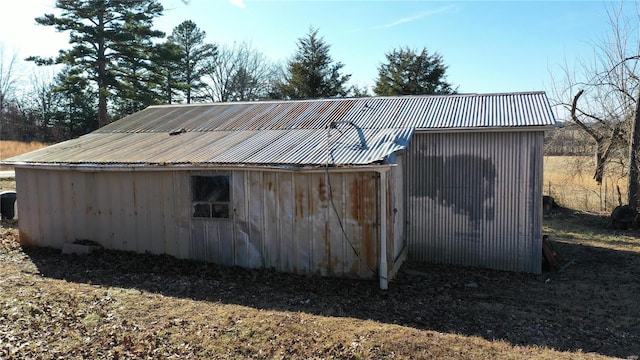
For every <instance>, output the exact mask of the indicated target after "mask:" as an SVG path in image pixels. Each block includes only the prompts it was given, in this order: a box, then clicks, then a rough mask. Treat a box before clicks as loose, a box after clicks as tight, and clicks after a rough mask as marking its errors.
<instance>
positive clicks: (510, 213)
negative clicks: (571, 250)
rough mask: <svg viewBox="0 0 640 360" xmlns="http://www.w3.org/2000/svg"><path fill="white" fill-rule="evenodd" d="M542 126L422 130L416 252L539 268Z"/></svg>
mask: <svg viewBox="0 0 640 360" xmlns="http://www.w3.org/2000/svg"><path fill="white" fill-rule="evenodd" d="M542 146H543V133H542V132H504V133H496V132H484V133H482V132H478V133H416V134H415V135H414V138H413V140H412V143H411V145H410V147H409V150H408V155H407V161H408V163H407V191H408V194H407V204H408V230H407V231H408V246H409V257H410V258H411V259H413V260H416V261H425V262H435V263H448V264H459V265H470V266H481V267H488V268H494V269H501V270H513V271H525V272H534V273H537V272H540V270H541V251H542V250H541V249H542V245H541V241H542V206H541V201H542V150H543V149H542Z"/></svg>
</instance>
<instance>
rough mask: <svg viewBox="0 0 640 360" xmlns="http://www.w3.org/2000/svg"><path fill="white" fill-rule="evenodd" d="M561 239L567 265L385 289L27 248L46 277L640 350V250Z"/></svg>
mask: <svg viewBox="0 0 640 360" xmlns="http://www.w3.org/2000/svg"><path fill="white" fill-rule="evenodd" d="M565 215H567V214H565ZM561 216H564V215H561ZM567 216H568V215H567ZM571 216H574V215H571ZM585 216H587V215H585ZM574 220H575V219H574ZM596 220H597V221H601V220H602V219H595V218H593V219H590V218H588V217H585V218H580V219H579V221H584V222H585V224H596V225H597V224H598V223H597V222H594V221H596ZM633 234H636V232H633V233H632V235H633ZM552 240H555V239H552ZM553 244H554V246H555V249H556V251H557V252H558V253H559V254H560V255H561V256H562V264H564V265H566V266H565V268H564V270H563V271H562V272H560V273H558V272H552V273H544V274H542V275H533V274H520V273H509V272H501V271H493V270H486V269H476V268H473V269H471V268H465V267H457V266H446V265H425V264H414V263H407V264H405V266H404V267H403V268H402V270H401V272H400V273H399V274H398V276H397V278H396V279H394V280H393V281H392V282H391V283H390V287H389V290H387V291H383V290H380V289H379V288H378V283H377V281H362V280H345V279H333V278H318V277H305V276H295V275H287V274H279V273H275V272H272V271H268V270H247V269H241V268H228V267H221V266H216V265H212V264H206V263H200V262H192V261H181V260H176V259H174V258H172V257H168V256H154V255H140V254H133V253H126V252H118V251H101V252H98V253H94V254H91V255H87V256H77V255H61V254H60V251H59V250H54V249H46V248H31V247H30V248H25V249H24V252H25V253H26V254H27V255H28V256H29V257H30V259H31V260H32V261H33V263H34V264H35V265H36V266H37V268H38V270H39V272H40V273H41V274H42V275H43V276H46V277H50V278H56V279H64V280H66V281H70V282H79V283H90V284H99V285H103V286H113V287H125V288H136V289H140V290H144V291H150V292H156V293H161V294H163V295H166V296H172V297H179V298H190V299H196V300H202V301H211V302H222V303H229V304H237V305H243V306H249V307H252V308H256V309H270V310H279V311H295V312H297V311H301V312H306V313H310V314H317V315H324V316H341V317H353V318H360V319H372V320H376V321H380V322H384V323H392V324H399V325H403V326H409V327H414V328H418V329H430V330H435V331H439V332H446V333H456V334H462V335H467V336H479V337H482V338H485V339H488V340H494V339H501V340H504V341H507V342H509V343H511V344H514V345H535V346H547V347H551V348H555V349H557V350H561V351H576V350H578V349H582V350H583V351H585V352H596V353H600V354H603V355H609V356H616V357H628V356H637V355H640V306H638V300H639V299H640V281H639V278H640V270H639V269H640V256H639V255H638V253H636V252H631V251H619V250H610V249H606V248H600V247H593V246H585V245H581V244H579V243H576V242H573V241H554V243H553Z"/></svg>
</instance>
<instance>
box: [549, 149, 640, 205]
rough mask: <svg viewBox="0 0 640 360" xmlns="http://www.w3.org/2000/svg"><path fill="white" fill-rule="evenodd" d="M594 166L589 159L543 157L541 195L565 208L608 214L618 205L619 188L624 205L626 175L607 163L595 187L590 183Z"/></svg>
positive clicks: (593, 183)
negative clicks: (550, 197)
mask: <svg viewBox="0 0 640 360" xmlns="http://www.w3.org/2000/svg"><path fill="white" fill-rule="evenodd" d="M594 163H595V161H594V159H593V157H590V156H545V158H544V183H543V184H544V187H543V193H544V194H546V195H551V196H553V197H554V199H555V200H556V201H557V202H558V203H559V204H560V205H562V206H565V207H568V208H572V209H578V210H582V211H591V212H601V213H610V212H611V210H613V208H614V207H616V206H617V205H618V193H617V188H618V187H619V188H620V192H621V194H622V202H623V203H624V202H626V193H627V179H626V174H625V172H624V169H623V168H622V166H620V165H619V164H615V163H610V164H607V168H606V172H605V176H604V179H603V182H602V186H598V184H597V183H596V181H595V180H593V173H594V171H595V164H594Z"/></svg>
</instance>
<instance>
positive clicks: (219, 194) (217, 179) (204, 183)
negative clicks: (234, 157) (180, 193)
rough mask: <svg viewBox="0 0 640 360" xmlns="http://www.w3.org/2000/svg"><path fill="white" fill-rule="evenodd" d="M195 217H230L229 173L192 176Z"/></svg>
mask: <svg viewBox="0 0 640 360" xmlns="http://www.w3.org/2000/svg"><path fill="white" fill-rule="evenodd" d="M191 193H192V196H191V202H192V207H193V217H195V218H215V219H228V218H229V217H230V213H229V208H230V202H231V197H230V195H229V194H230V188H229V175H215V176H192V177H191Z"/></svg>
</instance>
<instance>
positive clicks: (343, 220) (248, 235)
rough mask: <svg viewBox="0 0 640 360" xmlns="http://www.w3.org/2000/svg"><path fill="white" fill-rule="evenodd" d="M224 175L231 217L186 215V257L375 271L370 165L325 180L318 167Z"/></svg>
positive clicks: (302, 269) (337, 271)
mask: <svg viewBox="0 0 640 360" xmlns="http://www.w3.org/2000/svg"><path fill="white" fill-rule="evenodd" d="M198 174H206V172H204V173H203V172H198ZM230 175H231V177H232V184H233V186H232V187H233V194H232V203H233V215H232V218H231V219H228V220H227V219H192V233H191V251H192V257H194V258H197V259H200V260H205V261H210V262H214V263H219V264H224V265H237V266H242V267H250V268H273V269H275V270H276V271H281V272H290V273H298V274H319V275H323V276H346V277H360V278H370V277H375V276H377V273H376V271H377V269H378V263H379V246H380V240H379V230H378V218H377V216H378V206H377V204H378V180H377V174H376V173H372V172H362V173H361V172H350V173H339V172H333V171H332V172H331V175H330V177H329V178H330V184H329V182H327V175H326V173H324V172H310V173H302V172H267V171H232V172H230ZM334 206H335V209H334ZM352 246H353V248H352ZM354 249H355V251H354ZM356 252H357V254H358V255H356ZM372 270H373V271H372Z"/></svg>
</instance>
